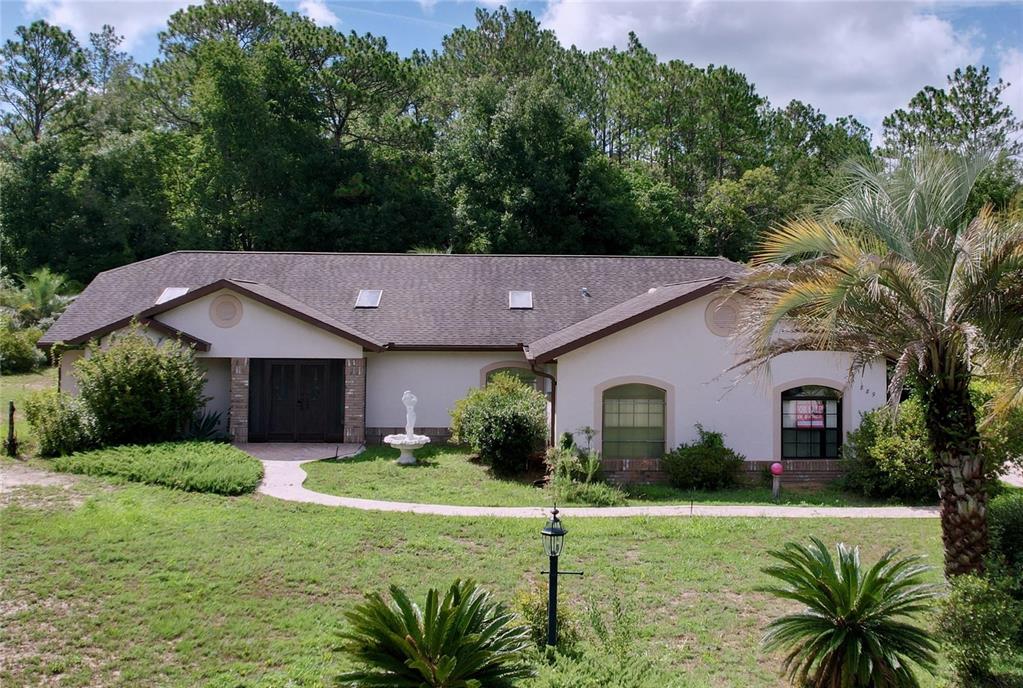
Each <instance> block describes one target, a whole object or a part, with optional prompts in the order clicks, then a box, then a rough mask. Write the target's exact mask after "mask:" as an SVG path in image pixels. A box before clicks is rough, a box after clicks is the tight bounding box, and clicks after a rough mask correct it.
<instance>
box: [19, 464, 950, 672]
mask: <svg viewBox="0 0 1023 688" xmlns="http://www.w3.org/2000/svg"><path fill="white" fill-rule="evenodd" d="M416 470H433V469H430V468H426V469H416ZM414 474H415V473H413V475H414ZM79 480H80V482H81V484H80V485H78V486H76V488H75V489H76V490H77V491H78V492H79V493H82V492H83V491H84V492H86V493H88V494H87V495H86V501H85V502H84V504H81V505H77V502H75V503H65V504H63V505H61V504H60V502H59V497H60V494H56V497H55V499H52V500H40V499H39V496H40V495H39V492H40V491H44V490H45V489H46V488H36V489H35V490H34V491H32V499H29V500H26V501H25V502H24V505H19V501H18V500H17V499H15V500H13V503H14V505H13V506H10V507H8V508H7V509H5V510H4V511H3V512H0V518H2V525H3V528H2V535H0V537H2V543H0V545H2V549H3V557H2V558H0V567H2V571H0V575H2V580H3V585H4V592H3V595H2V596H0V612H2V617H3V623H2V626H0V627H2V633H3V637H2V638H0V648H2V650H0V684H2V685H10V686H15V685H18V686H20V685H40V684H46V685H50V684H54V685H58V684H59V685H61V686H135V685H160V686H232V687H234V686H263V687H266V686H320V685H327V684H329V683H330V679H331V677H332V676H334V675H335V674H336V673H337V672H339V671H340V670H342V669H343V668H344V667H345V666H346V665H345V660H344V657H343V656H341V655H339V654H338V653H336V652H335V651H334V650H333V648H334V647H335V641H334V635H333V634H334V630H335V629H336V628H337V627H338V624H339V623H340V619H341V614H342V612H343V611H344V610H345V609H347V608H348V607H349V606H350V605H351V604H352V603H353V602H355V601H356V600H359V599H361V597H362V595H363V594H364V593H366V592H368V591H373V590H382V589H385V588H386V587H387V586H388V585H390V584H392V583H397V584H400V585H403V586H407V587H409V588H410V589H411V590H413V591H414V592H415V594H416V596H417V597H419V596H421V595H422V594H423V593H424V591H425V590H426V588H427V587H429V586H445V585H447V584H448V583H449V582H450V581H451V580H452V579H453V578H454V577H455V576H472V577H475V578H476V579H477V580H478V581H480V582H481V583H483V584H485V585H487V586H488V587H490V588H491V589H492V590H494V591H495V593H496V594H497V595H498V597H500V598H502V599H504V600H510V599H511V597H512V596H513V594H514V592H515V591H516V589H518V588H519V587H521V586H523V585H525V583H526V582H527V580H529V579H530V578H531V577H535V576H537V573H538V572H539V571H540V570H541V568H542V567H543V566H544V563H545V562H544V560H543V555H542V549H541V546H540V542H539V537H538V534H537V533H538V530H539V528H540V527H541V525H542V524H541V523H540V522H539V521H533V520H514V519H507V520H502V519H471V518H444V517H433V516H416V515H407V514H387V513H375V512H362V511H354V510H348V509H334V508H328V507H319V506H315V505H302V504H293V503H286V502H281V501H277V500H274V499H272V498H269V497H264V496H260V495H248V496H243V497H220V496H215V495H207V494H196V493H186V492H179V491H175V490H170V489H166V488H161V487H149V486H143V485H128V484H121V485H118V486H116V487H113V488H111V487H110V486H108V485H105V484H104V483H103V481H100V480H97V479H94V478H84V479H79ZM406 482H410V481H406ZM53 489H54V490H55V491H56V492H57V493H60V489H59V488H53ZM61 494H62V493H61ZM40 503H45V504H46V506H45V507H44V508H40V507H39V506H38V504H40ZM566 526H567V528H568V529H569V535H568V537H567V539H566V545H565V553H564V557H563V566H564V567H565V568H566V569H573V570H574V569H581V570H583V571H585V572H586V575H585V577H583V578H569V579H566V580H565V581H564V585H563V594H564V595H565V596H566V597H567V599H568V600H571V601H573V602H574V603H576V604H578V603H579V602H580V600H582V599H584V598H585V599H590V600H596V601H598V602H599V603H601V604H607V600H608V598H609V597H611V596H612V595H613V594H614V592H615V591H616V590H617V591H619V592H620V593H621V594H622V595H624V596H625V597H626V598H627V599H628V600H630V601H631V602H632V603H633V604H634V605H635V607H636V612H637V613H638V616H639V619H640V624H641V633H642V644H643V645H644V646H645V647H646V648H647V650H648V652H649V653H650V654H651V655H653V656H655V657H657V658H658V660H659V661H661V662H664V663H666V664H668V665H670V666H671V667H673V668H674V670H675V672H674V675H676V676H677V677H678V682H677V684H676V685H678V686H700V687H702V686H722V687H723V686H749V687H753V688H756V687H761V686H781V685H784V684H783V682H782V681H781V679H780V678H779V676H778V665H779V660H778V658H777V657H765V656H763V655H762V653H761V652H760V650H759V648H758V643H759V639H760V635H761V632H762V628H763V625H764V623H765V622H766V621H767V620H768V619H769V618H771V617H772V616H774V615H776V614H777V613H779V612H780V611H782V610H783V609H786V608H787V605H785V604H784V603H781V602H779V601H777V600H774V599H772V598H769V597H767V596H766V595H764V594H762V593H760V592H757V590H756V589H757V587H758V586H761V585H763V584H764V583H765V582H766V577H765V576H764V575H763V574H761V573H760V569H761V568H762V567H763V566H764V565H765V564H766V563H767V561H768V560H767V557H766V554H765V552H766V550H767V549H769V548H770V547H773V546H776V545H779V544H780V543H782V542H783V541H785V540H790V539H805V538H806V537H808V536H810V535H817V536H820V537H821V538H823V539H824V540H825V541H826V542H829V543H830V542H835V541H838V540H842V541H845V542H849V543H858V544H862V545H863V546H864V550H865V555H866V556H868V557H874V556H876V555H877V554H878V553H880V552H881V551H882V550H884V549H886V548H889V547H893V546H900V547H903V548H904V549H905V550H906V551H907V552H910V553H921V554H925V555H927V557H928V559H929V560H930V561H931V562H933V564H934V565H936V566H938V567H939V568H940V564H941V551H940V538H939V533H938V522H937V521H936V520H906V521H881V520H876V521H874V520H812V519H796V520H770V519H708V518H670V519H651V518H633V519H618V520H608V519H590V520H586V519H569V521H568V522H566ZM931 578H932V579H933V580H934V581H938V580H940V573H939V571H938V570H935V571H934V572H933V573H932V574H931ZM563 599H564V598H563ZM925 685H926V686H938V685H941V683H939V681H938V680H931V679H926V680H925ZM524 688H528V687H524ZM666 688H667V686H666Z"/></svg>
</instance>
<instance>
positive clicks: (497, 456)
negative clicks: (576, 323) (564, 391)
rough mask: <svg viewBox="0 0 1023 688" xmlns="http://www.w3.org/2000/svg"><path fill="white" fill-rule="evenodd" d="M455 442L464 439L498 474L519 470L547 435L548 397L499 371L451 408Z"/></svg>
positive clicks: (524, 466) (522, 468) (523, 467)
mask: <svg viewBox="0 0 1023 688" xmlns="http://www.w3.org/2000/svg"><path fill="white" fill-rule="evenodd" d="M451 432H452V438H453V439H454V441H455V442H464V443H465V444H468V445H469V446H470V447H471V448H472V449H473V451H475V452H476V453H477V454H478V455H479V457H480V459H481V460H482V461H483V462H484V463H486V464H487V465H489V466H490V467H491V468H493V469H494V471H495V472H497V473H505V474H510V473H518V472H520V471H522V470H524V469H525V468H526V463H527V461H528V459H529V456H530V455H531V454H533V453H534V452H536V451H537V450H538V449H540V447H541V446H542V445H543V441H544V439H545V438H546V437H547V400H546V397H544V395H543V394H542V393H541V392H538V391H537V390H536V389H534V388H532V387H530V386H528V385H526V384H524V383H523V382H522V381H521V380H519V379H518V378H516V377H514V376H512V375H508V374H506V373H498V374H497V375H495V376H494V377H493V378H491V380H490V382H489V383H488V384H487V386H486V387H484V388H483V389H473V390H470V392H469V394H468V396H466V397H465V398H464V399H460V400H459V401H458V402H456V404H455V407H454V409H453V410H452V411H451Z"/></svg>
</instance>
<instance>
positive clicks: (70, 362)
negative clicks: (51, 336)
mask: <svg viewBox="0 0 1023 688" xmlns="http://www.w3.org/2000/svg"><path fill="white" fill-rule="evenodd" d="M84 356H85V349H68V350H67V351H65V352H64V353H62V354H61V355H60V370H59V371H58V375H59V376H60V391H62V392H67V393H68V394H78V378H77V377H76V376H75V361H77V360H79V359H81V358H82V357H84Z"/></svg>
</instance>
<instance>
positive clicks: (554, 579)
mask: <svg viewBox="0 0 1023 688" xmlns="http://www.w3.org/2000/svg"><path fill="white" fill-rule="evenodd" d="M567 532H568V531H567V530H565V527H564V526H563V525H562V524H561V519H560V518H558V506H557V504H555V505H554V510H553V511H551V517H550V519H548V521H547V523H546V525H544V527H543V530H541V531H540V537H541V539H542V540H543V549H544V551H545V552H546V553H547V556H548V557H549V558H550V570H549V571H543V572H542V573H546V574H549V576H550V577H549V579H548V588H547V591H548V598H547V644H548V645H551V646H553V645H557V642H558V576H559V575H566V576H581V575H583V574H582V571H562V572H561V573H560V574H559V573H558V557H559V556H561V550H562V548H564V546H565V533H567Z"/></svg>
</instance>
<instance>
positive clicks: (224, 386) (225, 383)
mask: <svg viewBox="0 0 1023 688" xmlns="http://www.w3.org/2000/svg"><path fill="white" fill-rule="evenodd" d="M197 362H198V364H199V367H200V368H202V369H203V370H204V371H205V373H206V385H205V387H203V396H205V397H209V400H208V401H207V402H206V406H205V408H204V410H205V411H210V412H213V411H216V412H219V413H220V425H219V427H220V429H221V430H222V431H225V432H226V431H227V411H228V408H230V406H231V359H229V358H200V359H198V360H197Z"/></svg>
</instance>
